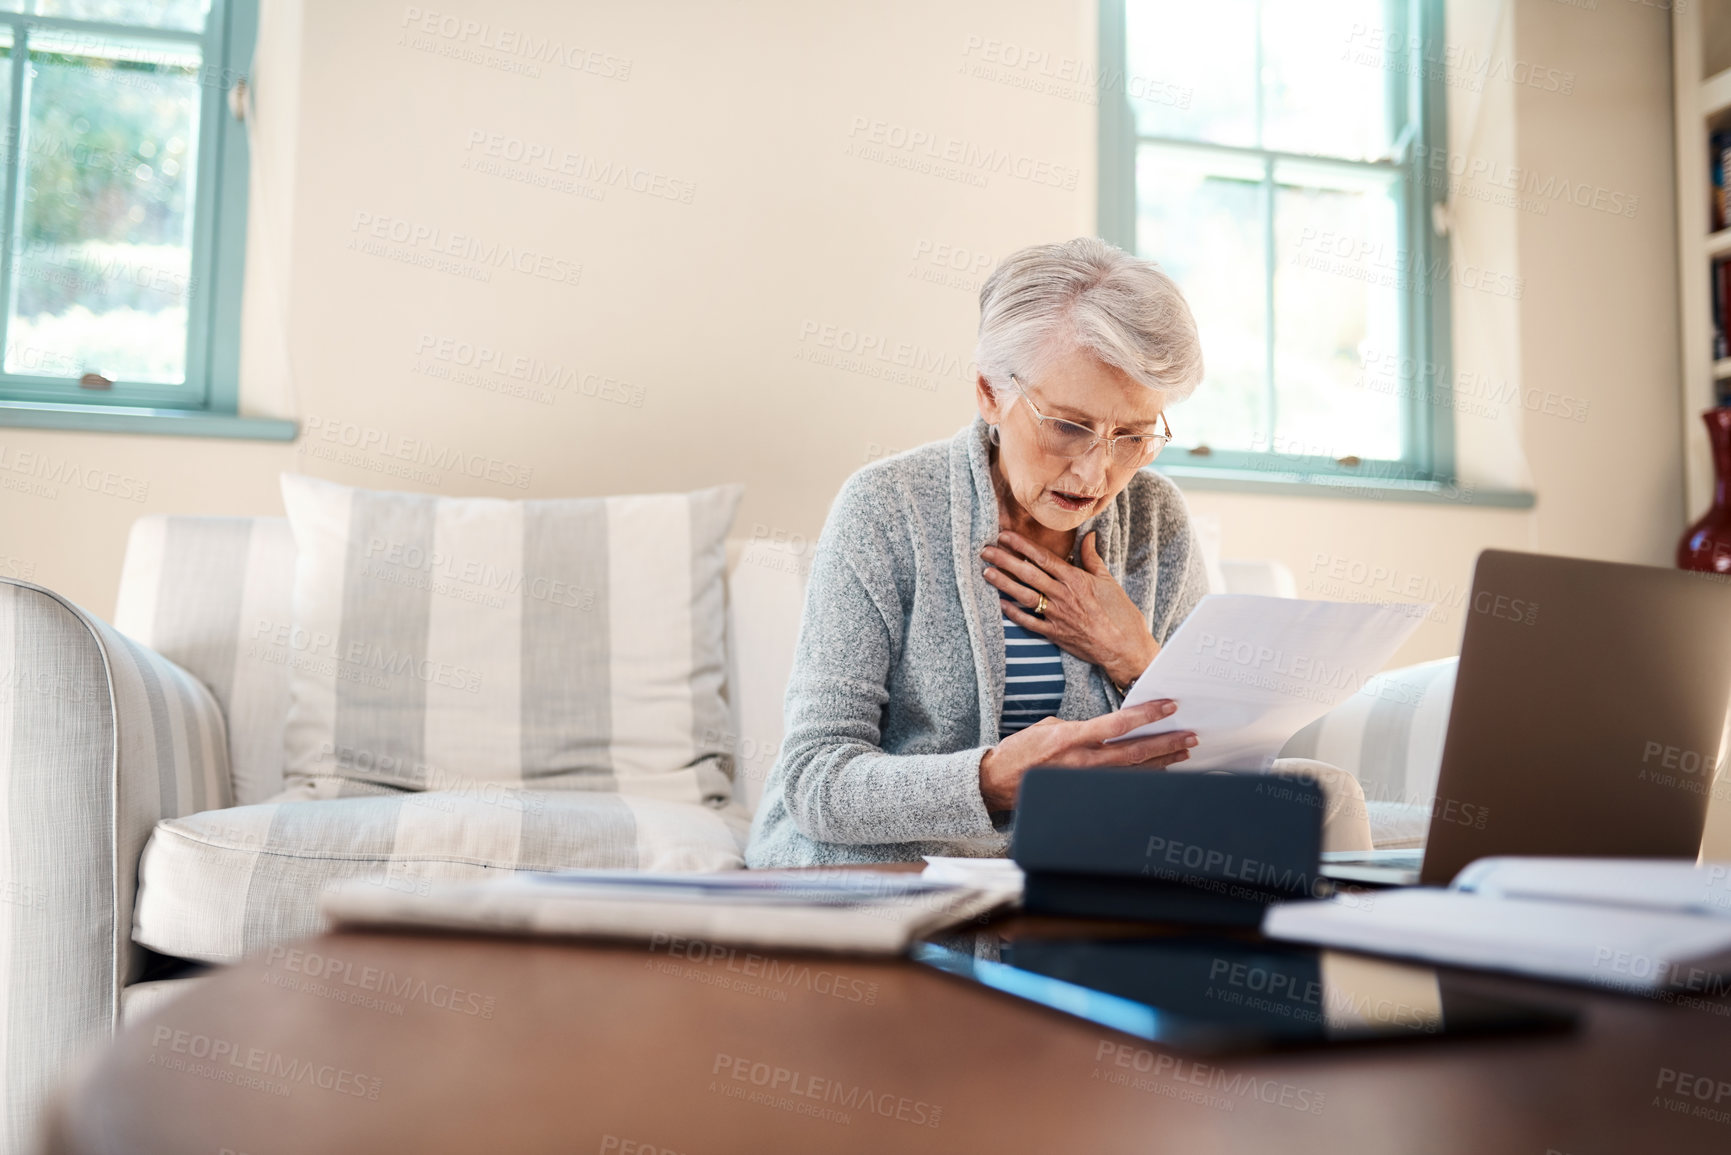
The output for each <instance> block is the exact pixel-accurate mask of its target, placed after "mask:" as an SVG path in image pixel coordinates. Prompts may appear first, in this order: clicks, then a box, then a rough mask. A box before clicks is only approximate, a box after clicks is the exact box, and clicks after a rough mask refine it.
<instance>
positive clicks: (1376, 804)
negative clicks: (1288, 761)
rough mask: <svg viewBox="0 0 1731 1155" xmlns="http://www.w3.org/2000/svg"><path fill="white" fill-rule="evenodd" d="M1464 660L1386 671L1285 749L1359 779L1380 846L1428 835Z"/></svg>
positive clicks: (1282, 753)
mask: <svg viewBox="0 0 1731 1155" xmlns="http://www.w3.org/2000/svg"><path fill="white" fill-rule="evenodd" d="M1457 661H1458V659H1456V658H1441V659H1438V660H1437V661H1434V662H1424V663H1422V664H1420V665H1416V666H1406V667H1403V668H1401V669H1398V670H1389V671H1387V672H1386V673H1382V674H1378V675H1376V676H1375V677H1374V678H1371V679H1369V680H1368V681H1366V682H1365V684H1364V686H1363V687H1362V688H1361V689H1360V690H1359V691H1358V693H1356V694H1354V695H1353V696H1352V697H1351V698H1348V699H1347V700H1346V701H1345V702H1344V703H1342V704H1341V705H1339V706H1336V707H1335V708H1334V709H1332V710H1330V711H1329V712H1328V713H1327V714H1324V715H1323V716H1322V717H1321V718H1319V719H1317V720H1316V721H1315V722H1312V723H1311V724H1310V725H1308V726H1306V727H1305V728H1304V729H1302V730H1300V731H1299V732H1298V733H1296V734H1294V735H1293V736H1292V738H1291V739H1290V740H1289V741H1288V742H1287V743H1286V745H1285V746H1284V747H1282V748H1281V751H1280V756H1281V757H1283V758H1315V759H1318V760H1319V761H1322V762H1328V763H1332V764H1333V765H1335V766H1339V767H1340V768H1341V769H1343V770H1345V771H1346V772H1347V773H1349V774H1351V775H1352V776H1353V777H1355V778H1357V779H1358V781H1359V785H1361V786H1362V787H1363V788H1364V797H1365V801H1366V803H1367V804H1368V806H1369V810H1370V816H1371V832H1372V836H1373V838H1374V840H1375V842H1376V844H1377V845H1378V846H1387V847H1393V846H1403V845H1404V846H1414V845H1419V844H1421V843H1422V842H1423V840H1424V839H1423V833H1424V828H1425V827H1426V817H1427V816H1428V814H1429V812H1430V807H1431V804H1432V802H1433V801H1434V800H1435V798H1436V780H1437V771H1438V770H1439V769H1441V767H1442V748H1443V736H1444V734H1445V733H1446V732H1447V730H1448V720H1449V707H1450V705H1451V704H1452V703H1453V701H1454V690H1455V666H1456V663H1457Z"/></svg>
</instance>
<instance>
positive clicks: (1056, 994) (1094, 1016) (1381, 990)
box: [913, 930, 1576, 1054]
mask: <svg viewBox="0 0 1731 1155" xmlns="http://www.w3.org/2000/svg"><path fill="white" fill-rule="evenodd" d="M913 958H914V960H915V961H916V962H919V963H922V964H924V965H926V966H930V967H935V968H936V969H938V970H940V971H943V972H945V973H946V974H950V975H954V976H956V977H958V978H961V979H965V980H967V981H970V982H974V983H978V984H980V985H982V986H986V987H990V988H991V989H993V990H996V991H1000V992H1003V993H1004V994H1006V995H1009V996H1013V997H1015V998H1018V999H1023V1000H1026V1001H1028V1002H1031V1003H1037V1004H1039V1005H1041V1006H1045V1007H1050V1008H1052V1009H1054V1010H1057V1011H1062V1012H1063V1013H1065V1014H1068V1015H1073V1016H1075V1017H1077V1018H1081V1019H1086V1020H1088V1021H1090V1022H1094V1023H1098V1024H1100V1025H1101V1026H1106V1027H1111V1028H1113V1029H1114V1030H1118V1031H1122V1032H1124V1033H1125V1034H1129V1035H1134V1036H1137V1037H1138V1038H1142V1039H1147V1040H1148V1041H1150V1042H1153V1043H1158V1044H1161V1045H1163V1046H1167V1047H1171V1048H1173V1049H1175V1050H1179V1051H1188V1052H1192V1053H1197V1054H1223V1053H1232V1052H1245V1051H1266V1050H1275V1049H1287V1048H1306V1047H1328V1046H1336V1045H1340V1044H1357V1043H1366V1042H1389V1041H1402V1042H1406V1041H1417V1040H1434V1039H1437V1038H1440V1037H1445V1036H1457V1035H1474V1036H1477V1035H1485V1034H1496V1033H1509V1032H1528V1031H1564V1030H1569V1029H1572V1028H1573V1027H1574V1025H1575V1023H1576V1016H1575V1014H1574V1013H1573V1012H1571V1011H1570V1010H1568V1009H1567V1008H1566V1007H1562V1006H1555V1005H1550V1004H1547V1003H1541V1002H1537V1001H1534V1002H1525V1001H1520V1000H1517V999H1512V998H1505V997H1503V996H1500V995H1494V994H1488V993H1485V992H1484V991H1483V990H1481V989H1478V988H1479V987H1481V986H1482V985H1483V981H1482V980H1475V978H1474V977H1473V976H1471V975H1470V974H1461V973H1458V972H1448V971H1442V970H1438V969H1436V968H1433V967H1428V966H1422V965H1416V966H1415V965H1412V964H1410V963H1397V962H1392V961H1388V960H1385V959H1379V958H1373V957H1370V956H1367V955H1357V954H1351V953H1349V952H1345V951H1331V950H1323V949H1319V948H1316V947H1303V946H1295V945H1289V944H1283V943H1272V942H1264V941H1261V940H1255V939H1249V938H1227V937H1210V936H1196V935H1175V936H1163V937H1143V938H1109V939H1090V938H1041V937H1026V936H1020V935H1018V936H1017V937H1015V938H1002V937H1000V936H998V935H997V934H996V933H994V932H992V931H990V930H985V931H980V932H977V933H976V934H974V935H970V936H964V937H951V938H947V939H944V938H940V939H933V940H929V941H926V942H922V943H918V944H916V945H915V947H914V949H913Z"/></svg>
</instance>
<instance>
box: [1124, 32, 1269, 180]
mask: <svg viewBox="0 0 1731 1155" xmlns="http://www.w3.org/2000/svg"><path fill="white" fill-rule="evenodd" d="M1256 7H1257V6H1256V2H1255V0H1208V3H1206V4H1198V3H1195V2H1194V0H1127V2H1126V4H1125V10H1124V16H1125V33H1124V50H1125V51H1124V57H1125V64H1126V73H1127V74H1126V76H1125V85H1124V87H1125V91H1126V93H1127V94H1128V96H1129V100H1130V107H1131V108H1132V109H1133V110H1135V114H1136V131H1137V132H1138V133H1139V134H1140V135H1143V136H1172V137H1179V138H1181V139H1184V140H1198V141H1208V142H1209V143H1211V144H1233V145H1241V146H1244V147H1252V146H1254V145H1255V144H1256Z"/></svg>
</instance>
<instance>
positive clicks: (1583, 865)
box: [1450, 856, 1731, 918]
mask: <svg viewBox="0 0 1731 1155" xmlns="http://www.w3.org/2000/svg"><path fill="white" fill-rule="evenodd" d="M1450 886H1451V888H1452V889H1454V890H1461V891H1468V892H1471V893H1473V894H1478V895H1483V896H1485V897H1487V898H1536V899H1545V900H1551V901H1557V902H1585V903H1592V904H1594V905H1597V906H1626V907H1634V908H1637V909H1641V910H1651V911H1670V912H1672V913H1675V914H1701V915H1712V916H1715V917H1718V918H1731V863H1727V862H1706V863H1702V864H1700V865H1696V864H1695V861H1694V860H1693V859H1687V858H1670V859H1667V858H1544V857H1539V856H1533V857H1530V858H1523V857H1517V856H1506V857H1496V858H1481V859H1479V860H1478V861H1477V862H1474V863H1472V864H1471V865H1469V866H1468V867H1467V868H1466V869H1465V870H1463V871H1461V872H1460V873H1459V874H1457V875H1456V876H1455V880H1454V882H1453V883H1451V884H1450Z"/></svg>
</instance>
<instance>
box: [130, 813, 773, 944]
mask: <svg viewBox="0 0 1731 1155" xmlns="http://www.w3.org/2000/svg"><path fill="white" fill-rule="evenodd" d="M332 789H333V787H332V786H330V785H328V784H319V785H316V786H303V787H300V788H298V789H291V790H289V791H286V792H285V793H284V795H283V796H282V799H281V800H279V801H274V802H268V803H261V804H258V805H254V806H236V807H232V808H230V809H227V810H207V811H204V812H203V813H200V814H191V815H187V816H186V817H184V818H174V819H169V820H167V821H164V822H161V823H158V824H157V827H156V831H155V833H154V834H153V835H152V836H151V839H150V843H149V845H147V846H146V847H145V850H144V857H143V860H142V862H141V863H140V865H139V893H138V908H137V917H136V921H135V925H134V929H133V938H134V939H135V940H136V941H138V942H139V943H140V944H142V945H144V946H147V947H150V948H151V949H152V950H156V951H161V952H162V953H163V954H169V955H174V956H176V957H179V958H188V959H198V960H201V961H204V962H233V961H234V960H236V959H238V958H240V957H241V956H242V955H244V954H246V953H248V952H249V951H253V950H257V949H259V948H261V947H264V946H268V945H271V944H273V943H278V942H284V941H287V940H289V939H294V938H300V937H303V936H305V935H309V934H315V933H317V932H319V931H320V930H322V929H323V927H324V923H323V920H322V919H321V917H320V916H319V913H318V897H319V893H320V891H321V890H322V889H323V888H324V886H325V884H326V883H329V882H335V881H338V880H342V879H350V878H364V879H366V880H368V881H370V882H373V883H376V884H377V885H379V886H383V887H388V888H391V889H398V890H407V891H414V890H421V889H424V888H425V887H427V885H428V884H430V883H432V882H434V881H440V880H447V879H455V880H467V879H476V878H483V877H486V876H487V875H488V874H489V873H490V872H492V871H497V870H558V869H561V868H569V867H596V868H606V869H615V870H618V869H641V870H692V871H713V870H732V869H738V868H740V867H742V866H743V865H744V863H745V840H746V837H747V834H748V830H749V826H750V820H749V818H748V816H747V815H746V813H745V812H744V810H742V809H740V808H739V807H737V806H734V805H727V806H708V805H697V804H692V803H683V802H667V801H663V800H661V799H655V798H640V797H632V796H630V795H626V794H619V793H615V792H611V791H584V790H523V789H518V788H514V787H509V786H502V785H499V784H497V783H479V784H476V785H473V786H470V787H467V788H465V789H461V790H450V791H432V792H414V791H397V790H385V789H382V788H379V787H367V786H364V785H362V786H356V785H352V784H350V785H344V786H342V787H341V789H342V790H344V791H347V792H352V791H355V790H361V791H366V793H364V794H360V795H358V796H348V797H330V796H329V795H330V792H331V791H332Z"/></svg>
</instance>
